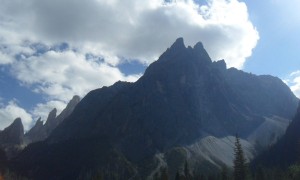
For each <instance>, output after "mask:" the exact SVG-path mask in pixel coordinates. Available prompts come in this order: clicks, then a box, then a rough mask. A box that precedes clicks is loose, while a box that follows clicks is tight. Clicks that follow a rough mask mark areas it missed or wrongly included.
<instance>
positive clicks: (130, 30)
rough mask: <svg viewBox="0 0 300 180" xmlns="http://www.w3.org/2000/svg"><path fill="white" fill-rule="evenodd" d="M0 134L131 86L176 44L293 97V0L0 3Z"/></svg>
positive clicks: (299, 42)
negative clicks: (269, 81) (198, 46)
mask: <svg viewBox="0 0 300 180" xmlns="http://www.w3.org/2000/svg"><path fill="white" fill-rule="evenodd" d="M0 4H1V7H0V129H3V128H4V127H6V126H7V125H8V124H10V123H11V122H12V121H13V120H14V119H15V118H16V117H21V118H22V120H23V124H24V125H25V129H28V128H30V127H31V126H32V125H33V124H34V122H35V121H36V119H37V118H38V117H42V119H43V120H45V119H46V116H47V114H48V112H49V111H50V110H51V109H52V108H54V107H56V108H57V109H58V111H61V110H62V109H63V108H64V107H65V105H66V103H67V102H68V101H69V100H70V99H71V98H72V96H73V95H75V94H77V95H80V96H84V95H85V94H86V93H88V92H89V91H90V90H92V89H95V88H100V87H102V86H109V85H111V84H113V83H114V82H115V81H118V80H123V81H132V82H133V81H135V80H137V79H138V78H139V77H140V76H141V75H142V74H143V72H144V70H145V68H146V67H147V66H148V65H149V64H150V63H151V62H153V61H155V60H156V59H157V58H158V56H159V55H160V54H161V53H162V52H164V51H165V49H166V48H168V47H169V46H170V45H171V44H172V43H173V42H174V41H175V39H176V38H178V37H183V38H184V39H185V44H186V45H194V44H195V43H196V42H198V41H202V42H203V44H204V46H205V48H206V49H207V51H208V52H209V54H210V56H211V58H212V59H213V60H220V59H225V61H226V63H227V64H228V66H229V67H236V68H238V69H242V70H244V71H246V72H251V73H254V74H258V75H260V74H271V75H274V76H278V77H280V78H281V79H282V80H284V82H286V83H287V84H288V85H289V86H290V87H291V89H292V90H293V92H294V93H295V94H296V95H297V96H298V97H300V57H299V56H300V55H299V53H298V52H299V48H300V36H299V35H298V34H297V33H298V32H299V31H300V13H298V10H299V9H300V2H299V1H298V0H289V1H281V0H264V1H258V0H240V1H238V0H208V1H206V0H195V1H193V0H176V1H175V0H169V1H163V0H143V1H142V0H128V1H121V0H114V1H105V0H88V1H81V0H45V1H40V0H27V1H19V0H0Z"/></svg>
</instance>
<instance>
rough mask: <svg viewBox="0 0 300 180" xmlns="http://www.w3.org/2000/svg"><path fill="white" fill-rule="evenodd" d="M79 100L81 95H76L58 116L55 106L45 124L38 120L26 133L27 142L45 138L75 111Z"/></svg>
mask: <svg viewBox="0 0 300 180" xmlns="http://www.w3.org/2000/svg"><path fill="white" fill-rule="evenodd" d="M79 102H80V97H79V96H74V97H73V98H72V99H71V100H70V102H69V103H68V105H67V106H66V108H65V109H64V110H63V111H62V112H61V113H60V114H59V115H58V116H57V115H56V114H57V110H56V109H55V108H54V109H53V110H52V111H51V112H50V113H49V115H48V118H47V120H46V123H45V124H43V121H41V119H39V120H37V121H36V124H35V125H34V126H33V127H32V128H31V129H30V130H29V131H28V132H27V133H26V134H25V141H26V144H29V143H32V142H37V141H42V140H45V139H46V138H47V137H48V136H49V135H50V134H51V132H52V131H53V130H54V129H55V128H56V127H57V126H58V125H59V124H60V123H62V122H63V121H64V120H65V119H66V118H67V117H68V116H69V115H70V114H71V113H72V112H73V110H74V108H75V107H76V105H77V104H78V103H79Z"/></svg>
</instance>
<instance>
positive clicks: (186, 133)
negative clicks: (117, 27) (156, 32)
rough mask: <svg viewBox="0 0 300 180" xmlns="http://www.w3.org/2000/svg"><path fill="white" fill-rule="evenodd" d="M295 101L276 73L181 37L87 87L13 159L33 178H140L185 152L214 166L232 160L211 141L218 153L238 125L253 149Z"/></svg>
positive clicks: (15, 166) (172, 169)
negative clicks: (231, 61) (134, 68)
mask: <svg viewBox="0 0 300 180" xmlns="http://www.w3.org/2000/svg"><path fill="white" fill-rule="evenodd" d="M296 108H297V98H296V97H295V96H294V94H293V93H292V92H291V91H290V89H289V88H288V87H287V85H285V84H284V83H283V82H282V81H281V80H280V79H279V78H276V77H272V76H265V75H264V76H256V75H253V74H249V73H245V72H243V71H240V70H237V69H235V68H230V69H227V68H226V63H225V61H224V60H222V61H218V62H212V61H211V59H210V57H209V55H208V54H207V52H206V51H205V49H204V47H203V45H202V44H201V43H197V44H196V45H195V46H194V47H190V46H189V47H185V45H184V42H183V39H182V38H179V39H177V40H176V42H175V43H174V44H173V45H172V46H171V47H170V48H169V49H167V50H166V51H165V52H164V53H163V54H162V55H161V56H160V57H159V59H158V60H157V61H155V62H154V63H152V64H151V65H150V66H149V67H148V68H147V70H146V72H145V74H144V75H143V76H142V77H141V78H140V79H139V80H138V81H137V82H135V83H127V82H116V83H115V84H114V85H112V86H110V87H103V88H100V89H96V90H93V91H91V92H90V93H88V95H86V97H84V98H83V99H82V100H81V101H80V103H79V104H78V105H77V106H76V107H75V109H74V111H73V112H72V113H71V114H70V116H68V117H67V118H66V119H65V120H64V121H63V122H62V123H61V124H59V125H58V126H57V128H55V129H54V130H53V132H52V133H51V134H50V136H49V137H48V138H47V139H46V140H45V141H42V142H39V143H34V144H32V145H29V146H28V147H27V148H26V149H25V150H24V151H23V152H22V153H21V154H20V155H19V156H18V157H17V158H15V159H14V160H13V161H12V162H11V167H12V168H13V169H15V170H17V171H18V172H20V173H22V174H23V175H27V176H29V177H31V178H34V179H76V178H83V177H88V176H89V177H90V176H93V175H94V176H101V177H103V178H104V179H111V177H113V176H114V177H115V178H114V179H129V178H135V179H145V178H147V177H151V176H154V175H155V174H156V173H158V170H159V169H160V168H163V167H167V168H168V169H169V174H170V177H174V176H175V173H176V170H178V169H179V170H180V169H182V167H183V164H184V162H185V161H186V160H188V161H189V163H190V164H192V165H195V166H196V165H201V164H202V165H203V164H205V166H206V167H211V166H214V167H217V168H218V167H219V166H220V165H222V164H227V165H230V163H231V162H232V161H231V159H230V158H231V155H230V157H226V158H225V159H222V158H221V156H222V153H220V151H221V150H220V151H215V150H214V151H213V149H211V147H220V144H222V143H223V144H227V146H226V148H227V149H225V150H226V151H227V152H224V153H227V154H231V147H232V146H231V145H230V143H232V136H233V135H235V134H236V133H238V134H239V135H240V137H241V138H242V139H244V140H242V143H243V144H245V145H247V147H249V148H248V150H247V153H248V155H249V157H250V156H253V155H254V153H255V152H254V151H255V148H254V147H255V143H256V142H259V143H260V145H261V146H263V147H265V146H266V145H267V144H266V142H269V141H271V140H272V141H273V140H274V138H276V137H277V136H279V135H281V134H282V133H283V132H284V130H285V127H286V126H283V127H282V128H277V129H276V128H275V127H276V125H277V124H278V123H282V124H287V123H288V121H289V119H291V118H292V116H293V114H294V113H295V112H296ZM266 127H268V128H269V131H268V132H267V134H264V140H265V141H261V140H260V139H261V138H260V136H259V135H261V134H262V132H264V128H266ZM272 134H273V135H272ZM250 137H251V142H248V140H249V141H250V139H248V138H250ZM272 138H273V139H272ZM263 142H264V143H263ZM251 143H252V144H251ZM262 143H263V144H262ZM204 150H207V151H204ZM179 157H181V158H179ZM175 162H176V163H175ZM195 166H192V168H193V167H195ZM194 170H195V169H194Z"/></svg>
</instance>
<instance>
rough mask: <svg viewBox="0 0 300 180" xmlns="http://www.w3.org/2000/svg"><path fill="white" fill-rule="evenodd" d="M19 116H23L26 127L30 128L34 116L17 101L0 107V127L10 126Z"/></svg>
mask: <svg viewBox="0 0 300 180" xmlns="http://www.w3.org/2000/svg"><path fill="white" fill-rule="evenodd" d="M17 117H21V119H22V123H23V125H24V129H26V130H28V129H29V128H30V127H31V125H32V116H31V115H30V114H29V113H27V112H26V110H24V109H23V108H21V107H20V106H18V104H17V103H16V102H15V101H10V102H9V103H8V104H7V105H6V106H4V105H3V104H2V105H1V107H0V129H4V128H6V127H7V126H9V125H10V124H11V123H12V122H13V121H14V120H15V119H16V118H17Z"/></svg>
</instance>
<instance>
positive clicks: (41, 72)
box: [12, 50, 139, 102]
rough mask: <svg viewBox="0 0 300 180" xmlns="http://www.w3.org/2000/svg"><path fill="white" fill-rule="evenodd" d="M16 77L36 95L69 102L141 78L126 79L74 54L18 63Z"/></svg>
mask: <svg viewBox="0 0 300 180" xmlns="http://www.w3.org/2000/svg"><path fill="white" fill-rule="evenodd" d="M12 71H13V72H14V75H15V76H16V77H17V79H19V80H20V81H22V82H23V83H26V84H27V85H29V86H32V87H33V88H35V89H34V91H35V92H37V93H42V94H46V95H48V97H51V98H52V99H57V100H60V101H63V102H68V101H69V100H70V99H71V98H72V97H73V96H74V95H75V94H76V95H79V96H81V97H83V96H84V95H85V94H86V93H88V92H89V91H91V90H93V89H96V88H99V87H102V86H108V85H112V84H113V83H114V82H116V81H118V80H124V81H135V80H137V78H138V77H139V76H138V75H131V76H124V75H123V74H122V73H121V72H120V71H119V69H118V68H116V67H112V66H110V65H107V64H106V63H103V62H98V61H97V60H95V59H88V60H87V59H86V57H85V56H84V55H83V54H79V53H76V52H74V51H70V50H68V51H64V52H56V51H48V52H46V53H45V54H43V55H40V56H30V57H28V58H26V57H24V58H23V59H21V60H19V61H16V62H15V63H14V64H13V66H12Z"/></svg>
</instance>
